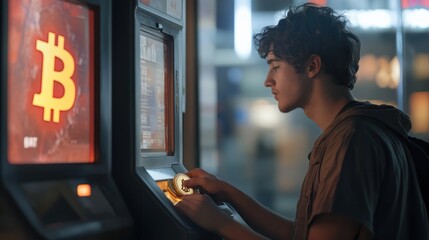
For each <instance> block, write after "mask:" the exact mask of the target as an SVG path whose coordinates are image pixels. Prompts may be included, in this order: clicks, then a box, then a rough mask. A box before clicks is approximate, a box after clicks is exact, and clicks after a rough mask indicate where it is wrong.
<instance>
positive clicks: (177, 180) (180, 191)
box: [168, 173, 194, 197]
mask: <svg viewBox="0 0 429 240" xmlns="http://www.w3.org/2000/svg"><path fill="white" fill-rule="evenodd" d="M188 179H190V178H189V177H188V175H186V174H184V173H178V174H176V175H175V176H174V178H173V179H172V180H170V181H169V182H168V190H170V192H172V193H173V194H174V195H176V196H178V197H181V196H184V195H189V194H193V193H194V189H192V188H188V187H185V186H184V185H183V183H184V182H185V181H186V180H188Z"/></svg>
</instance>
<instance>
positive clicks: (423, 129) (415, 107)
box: [410, 92, 429, 133]
mask: <svg viewBox="0 0 429 240" xmlns="http://www.w3.org/2000/svg"><path fill="white" fill-rule="evenodd" d="M410 117H411V120H412V122H413V128H412V130H413V132H415V133H427V132H429V92H415V93H412V94H411V95H410Z"/></svg>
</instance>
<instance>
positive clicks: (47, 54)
mask: <svg viewBox="0 0 429 240" xmlns="http://www.w3.org/2000/svg"><path fill="white" fill-rule="evenodd" d="M8 12H9V19H8V20H9V21H8V68H7V69H8V88H7V89H8V92H7V94H8V96H7V99H8V104H7V106H8V107H7V109H8V110H7V111H8V127H7V132H8V161H9V163H11V164H53V163H91V162H94V161H95V157H94V70H93V69H94V50H93V49H94V36H93V34H94V14H95V11H94V9H91V8H89V7H88V6H86V5H83V4H77V3H76V2H71V1H59V0H32V1H28V0H9V8H8Z"/></svg>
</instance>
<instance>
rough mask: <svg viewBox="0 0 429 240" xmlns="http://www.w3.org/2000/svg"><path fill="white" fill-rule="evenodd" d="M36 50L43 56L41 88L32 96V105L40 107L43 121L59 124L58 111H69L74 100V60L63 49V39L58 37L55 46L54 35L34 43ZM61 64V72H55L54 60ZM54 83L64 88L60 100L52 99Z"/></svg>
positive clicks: (50, 34)
mask: <svg viewBox="0 0 429 240" xmlns="http://www.w3.org/2000/svg"><path fill="white" fill-rule="evenodd" d="M36 49H37V50H39V51H40V52H42V54H43V68H42V87H41V91H40V93H38V94H37V93H36V94H34V97H33V105H34V106H38V107H42V108H44V109H43V120H44V121H47V122H49V121H51V119H52V115H51V114H52V112H53V114H54V116H53V119H52V121H53V122H55V123H59V122H60V111H67V110H69V109H70V108H71V107H72V106H73V104H74V100H75V94H76V87H75V85H74V82H73V80H72V79H71V76H73V73H74V60H73V57H72V55H71V54H70V53H69V52H68V51H67V50H65V49H64V37H63V36H61V35H58V45H57V46H56V45H55V33H52V32H50V33H49V34H48V42H47V43H46V42H44V41H41V40H37V41H36ZM56 57H57V58H59V59H60V60H61V61H62V62H63V66H64V68H63V70H62V71H60V72H59V71H55V58H56ZM54 81H56V82H58V83H60V84H61V85H62V86H63V87H64V95H63V96H62V97H61V98H57V97H54Z"/></svg>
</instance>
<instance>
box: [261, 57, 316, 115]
mask: <svg viewBox="0 0 429 240" xmlns="http://www.w3.org/2000/svg"><path fill="white" fill-rule="evenodd" d="M266 60H267V64H268V65H269V70H268V74H267V78H266V80H265V82H264V85H265V87H270V88H271V93H272V94H273V95H274V98H275V99H276V100H277V102H278V107H279V110H280V111H281V112H290V111H292V110H294V109H296V108H299V107H300V108H303V107H304V106H305V105H306V103H307V102H308V99H309V97H310V94H311V89H312V80H311V79H309V78H308V77H307V76H306V71H304V72H303V73H297V72H296V71H295V69H294V67H293V66H292V65H290V64H289V63H288V62H286V61H284V60H281V59H279V58H278V57H276V56H275V55H274V53H273V52H269V54H268V55H267V57H266Z"/></svg>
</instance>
